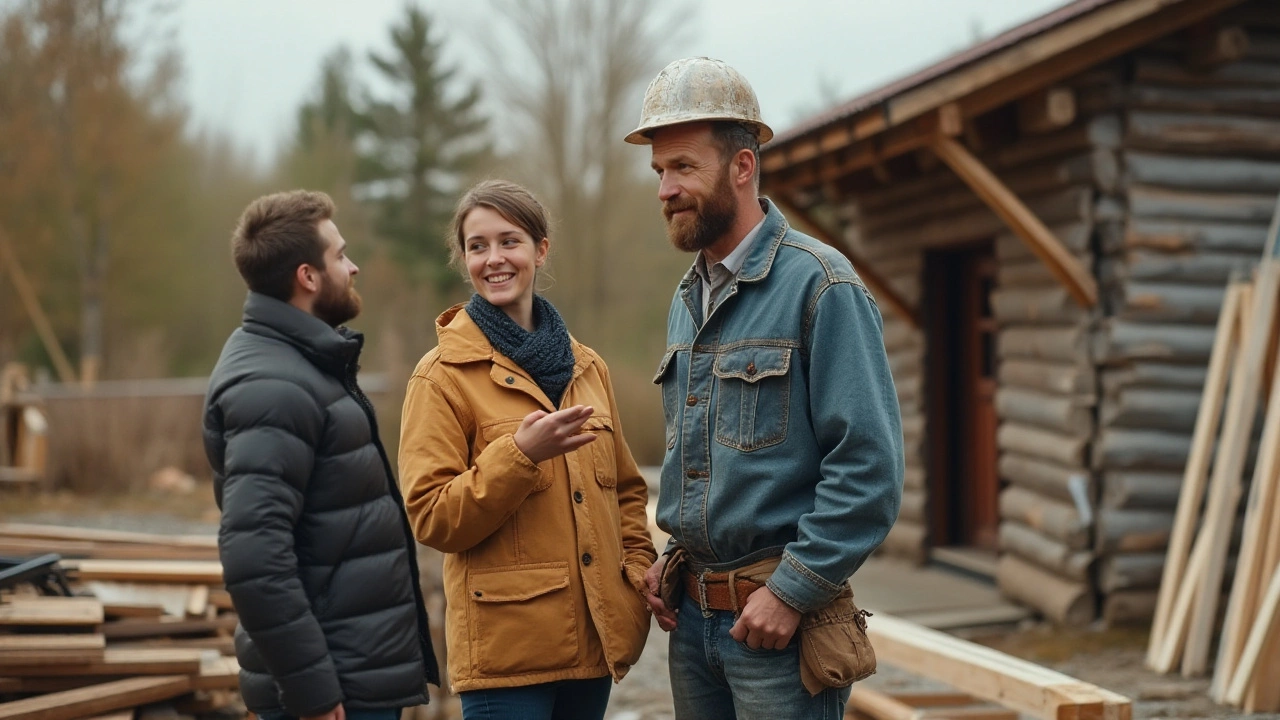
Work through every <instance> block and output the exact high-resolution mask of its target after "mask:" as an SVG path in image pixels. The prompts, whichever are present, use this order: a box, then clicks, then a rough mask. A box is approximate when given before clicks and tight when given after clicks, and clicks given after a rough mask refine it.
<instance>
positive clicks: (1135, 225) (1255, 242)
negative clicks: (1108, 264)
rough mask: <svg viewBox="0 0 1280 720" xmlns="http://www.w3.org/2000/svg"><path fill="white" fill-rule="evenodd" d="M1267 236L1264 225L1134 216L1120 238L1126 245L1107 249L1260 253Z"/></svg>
mask: <svg viewBox="0 0 1280 720" xmlns="http://www.w3.org/2000/svg"><path fill="white" fill-rule="evenodd" d="M1266 239H1267V228H1266V226H1265V225H1257V224H1251V223H1227V222H1214V223H1210V222H1207V221H1201V222H1190V221H1184V220H1148V219H1144V218H1134V219H1133V220H1131V221H1130V222H1129V224H1128V226H1127V227H1126V229H1125V233H1124V235H1123V237H1122V238H1121V241H1122V242H1123V245H1122V246H1121V247H1117V248H1106V250H1107V251H1115V252H1124V251H1127V250H1140V249H1146V250H1158V251H1161V252H1166V253H1177V252H1209V253H1254V254H1257V253H1260V252H1261V251H1262V246H1263V244H1264V243H1265V242H1266Z"/></svg>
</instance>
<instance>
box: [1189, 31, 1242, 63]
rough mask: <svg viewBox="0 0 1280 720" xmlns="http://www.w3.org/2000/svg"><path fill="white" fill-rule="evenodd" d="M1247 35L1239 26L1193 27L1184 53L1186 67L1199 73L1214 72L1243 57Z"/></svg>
mask: <svg viewBox="0 0 1280 720" xmlns="http://www.w3.org/2000/svg"><path fill="white" fill-rule="evenodd" d="M1248 49H1249V34H1248V33H1247V32H1245V30H1244V28H1242V27H1240V26H1239V25H1227V26H1220V27H1213V26H1208V27H1204V29H1203V30H1202V31H1198V28H1195V27H1193V28H1192V29H1191V32H1190V33H1189V37H1188V42H1187V51H1186V64H1187V67H1189V68H1191V69H1193V70H1198V71H1200V72H1205V71H1212V70H1216V69H1218V68H1220V67H1222V66H1224V65H1229V64H1231V63H1233V62H1236V61H1237V60H1240V59H1241V58H1243V57H1244V56H1245V52H1246V51H1247V50H1248Z"/></svg>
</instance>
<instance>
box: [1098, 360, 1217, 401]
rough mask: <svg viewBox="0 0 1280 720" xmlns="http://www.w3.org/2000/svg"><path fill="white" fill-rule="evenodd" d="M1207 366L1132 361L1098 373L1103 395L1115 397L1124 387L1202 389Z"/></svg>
mask: <svg viewBox="0 0 1280 720" xmlns="http://www.w3.org/2000/svg"><path fill="white" fill-rule="evenodd" d="M1207 374H1208V373H1207V369H1206V368H1205V367H1204V366H1203V365H1176V364H1171V363H1163V362H1135V363H1130V364H1128V365H1125V366H1123V367H1114V368H1107V370H1106V372H1104V373H1103V374H1102V392H1103V395H1111V396H1115V395H1117V394H1119V393H1120V391H1121V390H1125V389H1128V388H1173V389H1177V390H1200V389H1202V388H1204V384H1205V380H1206V377H1207Z"/></svg>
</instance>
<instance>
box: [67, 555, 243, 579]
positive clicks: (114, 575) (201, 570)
mask: <svg viewBox="0 0 1280 720" xmlns="http://www.w3.org/2000/svg"><path fill="white" fill-rule="evenodd" d="M62 565H63V567H65V568H67V570H69V571H71V572H72V573H74V574H75V576H76V577H77V578H78V579H80V580H131V581H134V582H162V583H190V584H197V583H203V584H212V585H220V584H222V563H220V562H216V561H208V562H202V561H197V560H67V561H64V562H63V563H62Z"/></svg>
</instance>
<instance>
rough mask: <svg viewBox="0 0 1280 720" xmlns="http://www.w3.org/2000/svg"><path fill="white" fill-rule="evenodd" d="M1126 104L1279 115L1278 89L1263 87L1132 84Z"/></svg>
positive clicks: (1188, 110)
mask: <svg viewBox="0 0 1280 720" xmlns="http://www.w3.org/2000/svg"><path fill="white" fill-rule="evenodd" d="M1125 100H1126V101H1127V104H1128V106H1129V107H1132V108H1140V109H1143V110H1171V111H1176V112H1185V113H1205V114H1210V113H1223V114H1239V115H1272V116H1274V115H1277V114H1280V89H1276V88H1267V87H1198V88H1187V87H1168V86H1160V85H1135V86H1132V87H1130V88H1129V89H1128V91H1127V92H1126V94H1125Z"/></svg>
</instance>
